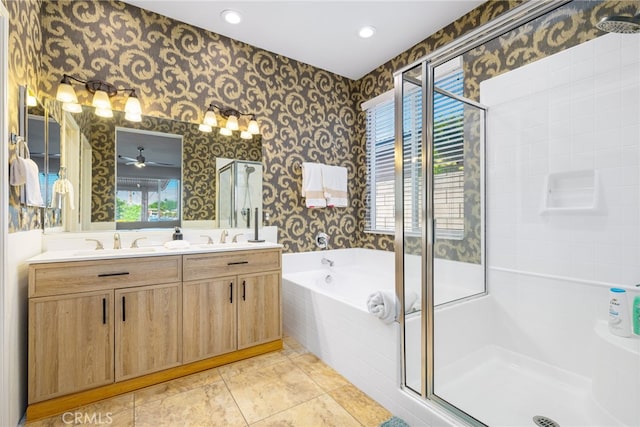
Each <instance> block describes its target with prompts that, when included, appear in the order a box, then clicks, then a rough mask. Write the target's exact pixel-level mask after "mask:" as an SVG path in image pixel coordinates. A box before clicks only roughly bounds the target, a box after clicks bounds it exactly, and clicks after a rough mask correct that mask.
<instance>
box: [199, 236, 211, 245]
mask: <svg viewBox="0 0 640 427" xmlns="http://www.w3.org/2000/svg"><path fill="white" fill-rule="evenodd" d="M200 237H206V238H207V245H213V239H212V238H211V236H207V235H206V234H201V235H200Z"/></svg>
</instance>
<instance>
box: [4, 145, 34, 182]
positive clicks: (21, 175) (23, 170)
mask: <svg viewBox="0 0 640 427" xmlns="http://www.w3.org/2000/svg"><path fill="white" fill-rule="evenodd" d="M15 150H16V156H15V158H14V159H13V160H12V161H11V163H10V164H9V184H11V185H13V186H18V185H24V183H25V182H27V162H26V159H28V158H29V157H30V156H29V147H27V143H26V142H25V141H24V139H22V138H19V139H18V141H17V142H16V145H15Z"/></svg>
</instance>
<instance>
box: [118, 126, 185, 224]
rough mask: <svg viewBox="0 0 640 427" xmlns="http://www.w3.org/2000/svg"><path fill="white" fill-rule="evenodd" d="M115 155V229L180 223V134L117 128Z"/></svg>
mask: <svg viewBox="0 0 640 427" xmlns="http://www.w3.org/2000/svg"><path fill="white" fill-rule="evenodd" d="M116 159H117V166H116V229H119V230H121V229H138V228H170V227H175V226H180V221H181V217H182V136H180V135H172V134H167V133H160V132H149V131H140V130H136V129H126V128H116Z"/></svg>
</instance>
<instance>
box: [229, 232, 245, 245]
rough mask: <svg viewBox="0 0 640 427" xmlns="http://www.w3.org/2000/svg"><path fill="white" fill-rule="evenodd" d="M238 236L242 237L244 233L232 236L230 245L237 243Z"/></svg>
mask: <svg viewBox="0 0 640 427" xmlns="http://www.w3.org/2000/svg"><path fill="white" fill-rule="evenodd" d="M240 236H244V233H238V234H236V235H235V236H233V239H231V243H238V237H240Z"/></svg>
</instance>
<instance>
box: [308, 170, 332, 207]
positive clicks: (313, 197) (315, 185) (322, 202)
mask: <svg viewBox="0 0 640 427" xmlns="http://www.w3.org/2000/svg"><path fill="white" fill-rule="evenodd" d="M322 167H323V165H322V164H320V163H310V162H304V163H302V197H304V198H305V204H306V206H307V207H308V208H324V207H326V206H327V201H326V199H325V197H324V192H323V190H322Z"/></svg>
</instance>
